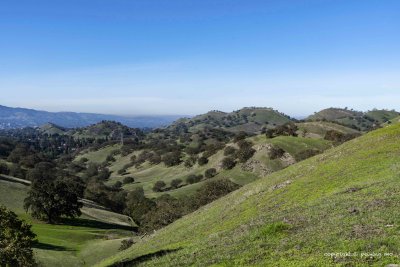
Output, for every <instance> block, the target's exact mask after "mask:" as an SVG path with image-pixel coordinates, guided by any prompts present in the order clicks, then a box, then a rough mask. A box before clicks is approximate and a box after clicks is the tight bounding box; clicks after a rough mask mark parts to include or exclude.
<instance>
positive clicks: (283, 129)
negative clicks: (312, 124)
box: [265, 122, 298, 138]
mask: <svg viewBox="0 0 400 267" xmlns="http://www.w3.org/2000/svg"><path fill="white" fill-rule="evenodd" d="M297 131H298V127H297V125H296V124H295V123H293V122H288V123H285V124H283V125H279V126H276V127H275V128H274V129H267V130H266V133H265V135H266V136H267V138H274V137H277V136H295V137H296V136H298V134H297Z"/></svg>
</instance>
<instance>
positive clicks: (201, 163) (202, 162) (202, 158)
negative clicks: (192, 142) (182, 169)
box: [197, 157, 208, 166]
mask: <svg viewBox="0 0 400 267" xmlns="http://www.w3.org/2000/svg"><path fill="white" fill-rule="evenodd" d="M197 162H198V163H199V165H200V166H203V165H206V164H207V163H208V159H207V158H206V157H200V158H199V159H198V161H197Z"/></svg>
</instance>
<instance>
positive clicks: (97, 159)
mask: <svg viewBox="0 0 400 267" xmlns="http://www.w3.org/2000/svg"><path fill="white" fill-rule="evenodd" d="M120 148H121V145H112V146H107V147H105V148H101V149H99V150H96V151H86V152H85V153H82V154H80V155H79V156H78V157H76V159H75V160H76V161H79V160H80V159H81V158H87V159H88V160H89V161H91V162H94V163H102V162H104V161H105V160H106V158H107V156H108V155H110V154H111V153H112V152H113V151H114V150H118V149H120Z"/></svg>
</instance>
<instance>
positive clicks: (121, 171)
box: [117, 168, 126, 175]
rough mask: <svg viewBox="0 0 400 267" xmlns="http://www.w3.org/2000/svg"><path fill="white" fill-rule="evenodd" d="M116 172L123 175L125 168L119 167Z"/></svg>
mask: <svg viewBox="0 0 400 267" xmlns="http://www.w3.org/2000/svg"><path fill="white" fill-rule="evenodd" d="M117 173H118V174H120V175H124V174H125V173H126V169H125V168H123V169H120V170H119V171H118V172H117Z"/></svg>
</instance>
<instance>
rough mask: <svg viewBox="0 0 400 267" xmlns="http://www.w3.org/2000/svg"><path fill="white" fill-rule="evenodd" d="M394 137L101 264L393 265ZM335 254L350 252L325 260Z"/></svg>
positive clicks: (279, 179)
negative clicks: (367, 254) (350, 253)
mask: <svg viewBox="0 0 400 267" xmlns="http://www.w3.org/2000/svg"><path fill="white" fill-rule="evenodd" d="M399 140H400V124H395V125H392V126H388V127H386V128H383V129H379V130H376V131H374V132H370V133H368V134H366V135H364V136H362V137H360V138H357V139H355V140H352V141H350V142H348V143H345V144H343V145H341V146H339V147H336V148H333V149H330V150H328V151H327V152H325V153H324V154H321V155H318V156H315V157H313V158H311V159H308V160H305V161H302V162H300V163H298V164H296V165H293V166H291V167H289V168H287V169H285V170H282V171H279V172H276V173H274V174H272V175H270V176H268V177H266V178H264V179H260V180H258V181H256V182H253V183H251V184H249V185H247V186H244V187H242V188H241V189H239V190H237V191H235V192H233V193H231V194H229V195H228V196H226V197H224V198H221V199H219V200H217V201H215V202H213V203H211V204H209V205H207V206H205V207H203V208H201V209H200V210H198V211H197V212H195V213H193V214H190V215H188V216H186V217H184V218H182V219H180V220H178V221H176V222H175V223H173V224H172V225H170V226H168V227H166V228H164V229H162V230H160V231H158V232H157V233H155V234H153V235H151V236H150V237H148V238H146V239H144V240H142V241H140V242H139V243H137V244H135V245H134V246H133V247H132V248H130V249H129V250H127V251H124V252H121V253H118V254H116V255H115V256H113V257H111V258H109V259H107V260H105V261H102V262H101V264H99V266H110V265H114V266H190V265H194V266H209V265H213V266H254V265H257V266H367V265H368V266H385V265H387V264H391V263H398V262H399V258H398V257H397V256H398V255H400V238H399V237H400V236H399V235H400V234H399V230H400V214H399V212H398V211H399V208H400V194H399V192H400V180H399V172H400V164H399V162H400V153H399V151H400V142H399ZM341 252H342V253H345V252H352V253H354V254H353V256H352V257H342V256H340V255H339V254H337V255H332V254H329V253H341ZM361 253H375V254H374V255H371V257H368V256H365V255H364V254H361ZM379 253H382V254H379ZM384 253H387V254H384ZM122 262H125V263H124V264H121V263H122ZM118 264H121V265H118Z"/></svg>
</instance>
